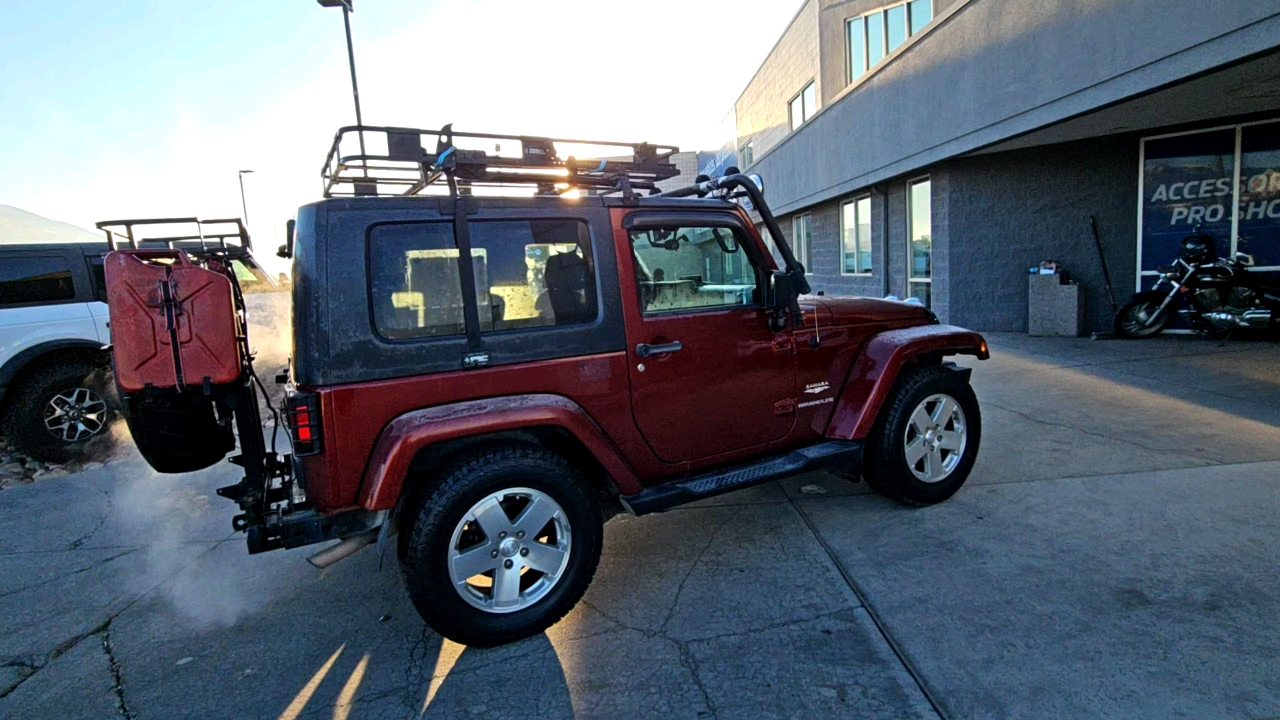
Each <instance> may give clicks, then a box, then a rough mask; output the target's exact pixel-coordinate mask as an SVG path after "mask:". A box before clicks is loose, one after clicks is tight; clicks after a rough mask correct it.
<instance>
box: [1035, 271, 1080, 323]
mask: <svg viewBox="0 0 1280 720" xmlns="http://www.w3.org/2000/svg"><path fill="white" fill-rule="evenodd" d="M1062 280H1063V276H1062V275H1060V274H1057V273H1054V274H1052V275H1039V274H1035V275H1028V276H1027V334H1028V335H1040V336H1045V337H1080V336H1081V335H1083V334H1084V288H1083V287H1081V286H1080V285H1077V284H1075V283H1068V284H1063V283H1062Z"/></svg>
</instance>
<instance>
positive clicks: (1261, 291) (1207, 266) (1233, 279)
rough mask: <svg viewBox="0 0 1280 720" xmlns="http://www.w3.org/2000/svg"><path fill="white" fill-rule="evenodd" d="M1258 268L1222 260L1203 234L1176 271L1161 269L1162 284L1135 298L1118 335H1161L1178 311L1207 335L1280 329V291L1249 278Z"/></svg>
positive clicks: (1241, 259)
mask: <svg viewBox="0 0 1280 720" xmlns="http://www.w3.org/2000/svg"><path fill="white" fill-rule="evenodd" d="M1252 265H1253V257H1252V256H1250V255H1247V254H1245V253H1236V254H1235V257H1233V258H1231V259H1225V258H1219V257H1218V251H1217V249H1216V247H1215V245H1214V242H1213V238H1212V237H1210V236H1208V235H1206V234H1205V233H1203V232H1200V230H1199V228H1197V229H1196V231H1195V232H1193V233H1192V234H1191V235H1188V236H1187V237H1185V238H1183V240H1182V250H1181V251H1180V252H1179V253H1178V257H1177V259H1176V260H1174V263H1173V265H1172V266H1168V267H1161V268H1158V269H1159V271H1160V273H1161V278H1160V280H1159V282H1157V283H1156V284H1155V286H1154V287H1153V288H1152V289H1150V290H1147V291H1145V292H1140V293H1137V294H1135V295H1134V296H1133V298H1132V299H1130V300H1129V302H1127V303H1125V305H1124V306H1123V307H1121V308H1120V310H1119V311H1118V312H1117V313H1116V318H1115V331H1116V335H1117V336H1119V337H1123V338H1147V337H1151V336H1153V335H1156V334H1158V333H1159V332H1160V331H1161V330H1164V329H1165V327H1166V326H1168V324H1169V321H1170V320H1172V319H1173V316H1174V313H1175V311H1176V313H1177V314H1178V315H1181V316H1182V317H1183V318H1185V319H1186V321H1187V324H1188V325H1190V326H1191V327H1192V328H1194V329H1195V330H1196V331H1197V332H1201V333H1204V334H1206V335H1216V334H1222V335H1224V336H1225V335H1229V334H1231V333H1232V332H1235V331H1238V330H1268V329H1271V330H1274V329H1276V328H1280V287H1274V286H1269V285H1264V284H1262V283H1261V282H1259V281H1258V278H1257V276H1256V275H1254V274H1253V273H1251V272H1249V268H1250V267H1251V266H1252ZM1166 286H1167V289H1166Z"/></svg>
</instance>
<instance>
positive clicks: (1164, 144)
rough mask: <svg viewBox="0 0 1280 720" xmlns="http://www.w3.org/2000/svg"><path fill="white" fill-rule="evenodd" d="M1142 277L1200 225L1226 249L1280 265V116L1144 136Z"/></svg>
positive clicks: (1265, 266) (1226, 253)
mask: <svg viewBox="0 0 1280 720" xmlns="http://www.w3.org/2000/svg"><path fill="white" fill-rule="evenodd" d="M1140 183H1141V185H1140V188H1141V193H1142V207H1141V210H1140V212H1139V215H1138V222H1139V225H1138V236H1139V237H1138V253H1139V285H1140V286H1142V287H1147V286H1150V285H1151V284H1152V283H1154V282H1155V278H1156V276H1157V272H1156V268H1157V267H1158V266H1161V265H1169V264H1171V263H1172V262H1173V260H1174V258H1176V257H1177V255H1178V250H1179V247H1180V243H1181V241H1182V238H1184V237H1186V236H1187V235H1190V234H1191V233H1192V232H1193V231H1194V230H1195V229H1196V228H1197V227H1198V228H1199V229H1200V230H1201V231H1203V232H1205V233H1207V234H1209V235H1210V236H1212V237H1213V238H1214V241H1215V243H1216V244H1217V249H1218V254H1219V256H1221V257H1231V256H1232V255H1233V254H1234V253H1236V252H1243V253H1248V254H1250V255H1252V256H1253V258H1254V262H1255V264H1256V267H1255V269H1256V270H1258V271H1261V272H1280V121H1273V122H1267V123H1255V124H1249V125H1241V126H1236V127H1229V128H1220V129H1215V130H1207V131H1203V132H1193V133H1182V134H1178V135H1171V136H1164V137H1155V138H1147V139H1145V140H1143V141H1142V174H1141V178H1140Z"/></svg>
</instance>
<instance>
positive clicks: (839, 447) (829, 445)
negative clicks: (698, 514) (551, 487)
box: [621, 440, 862, 515]
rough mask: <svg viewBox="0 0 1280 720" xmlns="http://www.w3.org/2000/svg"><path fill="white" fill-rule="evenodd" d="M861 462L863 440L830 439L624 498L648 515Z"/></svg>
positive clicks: (632, 507) (630, 507)
mask: <svg viewBox="0 0 1280 720" xmlns="http://www.w3.org/2000/svg"><path fill="white" fill-rule="evenodd" d="M861 463H862V443H860V442H853V441H849V440H829V441H827V442H823V443H819V444H817V445H810V446H809V447H805V448H800V449H799V450H792V451H791V452H789V453H787V454H786V455H777V456H774V457H771V458H766V459H764V460H757V461H756V462H753V463H750V464H748V465H739V466H737V467H732V468H729V469H727V470H717V471H715V472H711V473H707V474H705V475H696V476H694V477H691V478H688V479H686V480H679V481H675V482H667V483H663V484H661V485H654V486H653V487H647V488H645V489H644V490H641V491H640V492H638V493H636V494H635V495H624V496H622V498H621V500H622V504H623V505H624V506H626V508H627V510H629V511H631V513H632V514H633V515H647V514H648V513H652V512H661V511H663V510H667V509H670V508H673V507H676V506H677V505H683V504H685V503H689V502H693V501H694V500H701V499H703V498H709V497H713V496H715V495H720V494H723V493H727V492H730V491H733V490H741V489H742V488H745V487H750V486H752V485H759V484H760V483H763V482H768V481H769V480H777V479H779V478H784V477H789V476H791V475H799V474H800V473H806V472H811V471H813V470H821V469H822V468H825V467H830V466H832V465H841V466H843V469H844V470H845V471H846V472H847V473H848V472H852V474H854V475H856V474H857V467H858V466H859V465H860V464H861Z"/></svg>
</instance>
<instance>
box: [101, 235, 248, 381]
mask: <svg viewBox="0 0 1280 720" xmlns="http://www.w3.org/2000/svg"><path fill="white" fill-rule="evenodd" d="M160 259H165V260H169V261H171V262H169V263H160V262H155V261H156V260H160ZM104 272H105V274H106V281H107V308H108V310H109V312H110V316H111V333H112V340H113V345H112V354H113V355H114V360H115V368H116V370H115V375H116V382H117V383H119V385H120V389H122V390H124V391H125V392H140V391H142V390H143V389H144V388H145V387H146V386H147V385H151V386H152V387H155V388H177V387H179V384H178V370H179V369H181V371H182V379H183V385H184V386H187V385H190V386H192V387H199V386H200V385H201V384H202V383H203V381H204V379H205V378H208V380H209V382H210V383H211V384H214V385H223V384H227V383H232V382H235V381H236V380H237V379H239V377H240V373H241V363H240V345H239V342H238V341H237V337H238V334H239V333H238V332H237V329H236V328H237V322H236V310H235V302H234V301H233V299H232V290H231V281H230V280H228V279H227V277H226V276H225V275H223V274H221V273H218V272H214V271H213V270H206V269H204V268H202V267H199V266H197V265H194V264H192V263H191V260H190V259H189V258H188V257H187V254H186V253H184V252H182V251H181V250H120V251H115V252H111V253H108V254H107V257H106V259H105V260H104ZM166 283H167V284H168V288H169V292H170V295H171V297H172V299H173V306H174V309H175V311H174V314H173V322H174V323H175V325H176V328H177V340H178V343H177V344H178V348H177V352H176V353H175V352H174V348H173V339H172V337H171V335H170V332H169V323H168V320H167V318H166V315H167V312H166V309H165V302H164V296H163V292H162V286H164V285H165V284H166ZM175 355H176V357H175Z"/></svg>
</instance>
